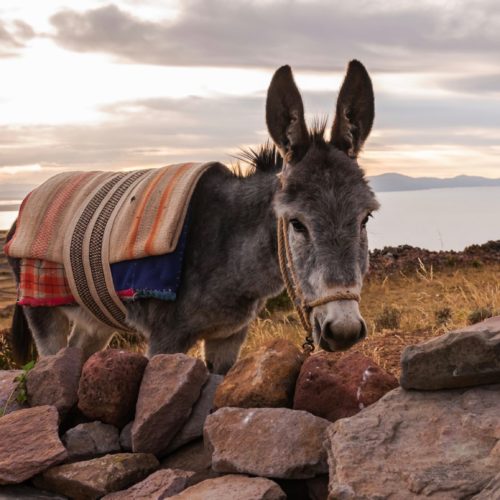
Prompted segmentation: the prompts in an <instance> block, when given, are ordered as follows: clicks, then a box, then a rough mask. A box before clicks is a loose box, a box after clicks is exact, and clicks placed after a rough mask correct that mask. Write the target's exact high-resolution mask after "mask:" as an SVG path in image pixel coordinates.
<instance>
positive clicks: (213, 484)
mask: <svg viewBox="0 0 500 500" xmlns="http://www.w3.org/2000/svg"><path fill="white" fill-rule="evenodd" d="M171 498H175V499H177V500H208V499H214V500H215V499H216V500H236V499H237V500H285V499H286V495H285V493H284V492H283V490H282V489H281V488H280V487H279V486H278V485H277V484H276V483H275V482H273V481H270V480H269V479H264V478H263V477H247V476H239V475H233V474H231V475H227V476H221V477H218V478H215V479H207V480H205V481H202V482H201V483H198V484H196V485H195V486H191V487H190V488H188V489H186V490H184V491H183V492H182V493H180V494H179V495H175V496H173V497H171Z"/></svg>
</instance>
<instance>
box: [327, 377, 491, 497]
mask: <svg viewBox="0 0 500 500" xmlns="http://www.w3.org/2000/svg"><path fill="white" fill-rule="evenodd" d="M499 412H500V385H492V386H482V387H476V388H471V389H455V390H446V391H432V392H427V391H426V392H421V391H405V390H403V389H395V390H394V391H392V392H390V393H388V394H387V395H386V396H384V397H383V398H382V399H380V400H379V401H378V402H377V403H375V404H374V405H372V406H370V407H369V408H366V409H365V410H363V411H362V412H361V413H358V414H357V415H355V416H354V417H350V418H345V419H341V420H338V421H337V422H335V423H334V424H332V425H331V426H330V427H329V428H328V433H327V434H328V441H329V443H327V447H328V462H329V466H330V485H329V491H330V496H329V498H330V499H331V500H333V499H338V498H341V499H356V500H368V499H370V500H372V499H375V498H376V499H381V500H383V499H389V498H390V499H391V500H392V499H404V500H407V499H408V500H412V499H421V498H428V497H430V498H436V499H443V500H445V499H454V498H456V499H459V498H470V497H472V496H473V495H475V494H478V493H479V492H480V491H481V490H482V489H483V488H485V487H486V486H487V484H488V483H489V482H490V481H491V480H492V479H493V478H494V476H495V475H496V474H498V471H499V470H500V418H499V415H500V413H499Z"/></svg>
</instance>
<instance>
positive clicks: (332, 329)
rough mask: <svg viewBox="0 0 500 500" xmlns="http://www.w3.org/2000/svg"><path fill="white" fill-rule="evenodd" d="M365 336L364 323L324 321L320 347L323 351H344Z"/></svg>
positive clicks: (361, 321)
mask: <svg viewBox="0 0 500 500" xmlns="http://www.w3.org/2000/svg"><path fill="white" fill-rule="evenodd" d="M365 337H366V323H365V322H364V321H363V320H362V319H361V320H359V321H350V322H343V321H325V322H324V323H323V325H322V328H321V337H320V342H319V344H320V347H321V348H322V349H324V350H325V351H345V350H347V349H349V348H350V347H352V346H353V345H354V344H356V343H357V342H359V341H360V340H363V339H364V338H365Z"/></svg>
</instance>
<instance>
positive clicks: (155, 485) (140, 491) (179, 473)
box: [103, 469, 194, 500]
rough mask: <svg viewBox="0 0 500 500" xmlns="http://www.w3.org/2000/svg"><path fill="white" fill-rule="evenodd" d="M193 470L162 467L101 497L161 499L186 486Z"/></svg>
mask: <svg viewBox="0 0 500 500" xmlns="http://www.w3.org/2000/svg"><path fill="white" fill-rule="evenodd" d="M193 474H194V472H187V471H185V470H176V469H163V470H159V471H156V472H154V473H153V474H151V475H150V476H148V477H147V478H146V479H144V480H143V481H141V482H140V483H137V484H134V486H132V487H131V488H129V489H128V490H122V491H117V492H116V493H111V494H109V495H106V496H105V497H103V498H104V499H105V500H136V499H137V498H147V499H148V500H163V499H164V498H168V497H172V496H174V495H176V494H177V493H180V492H181V491H182V490H184V489H185V488H186V485H187V481H188V479H189V477H190V476H192V475H193Z"/></svg>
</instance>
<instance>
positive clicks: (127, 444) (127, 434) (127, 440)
mask: <svg viewBox="0 0 500 500" xmlns="http://www.w3.org/2000/svg"><path fill="white" fill-rule="evenodd" d="M133 424H134V422H129V423H128V424H127V425H126V426H125V427H124V428H123V429H122V431H121V432H120V446H121V448H122V450H123V451H132V425H133Z"/></svg>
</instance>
